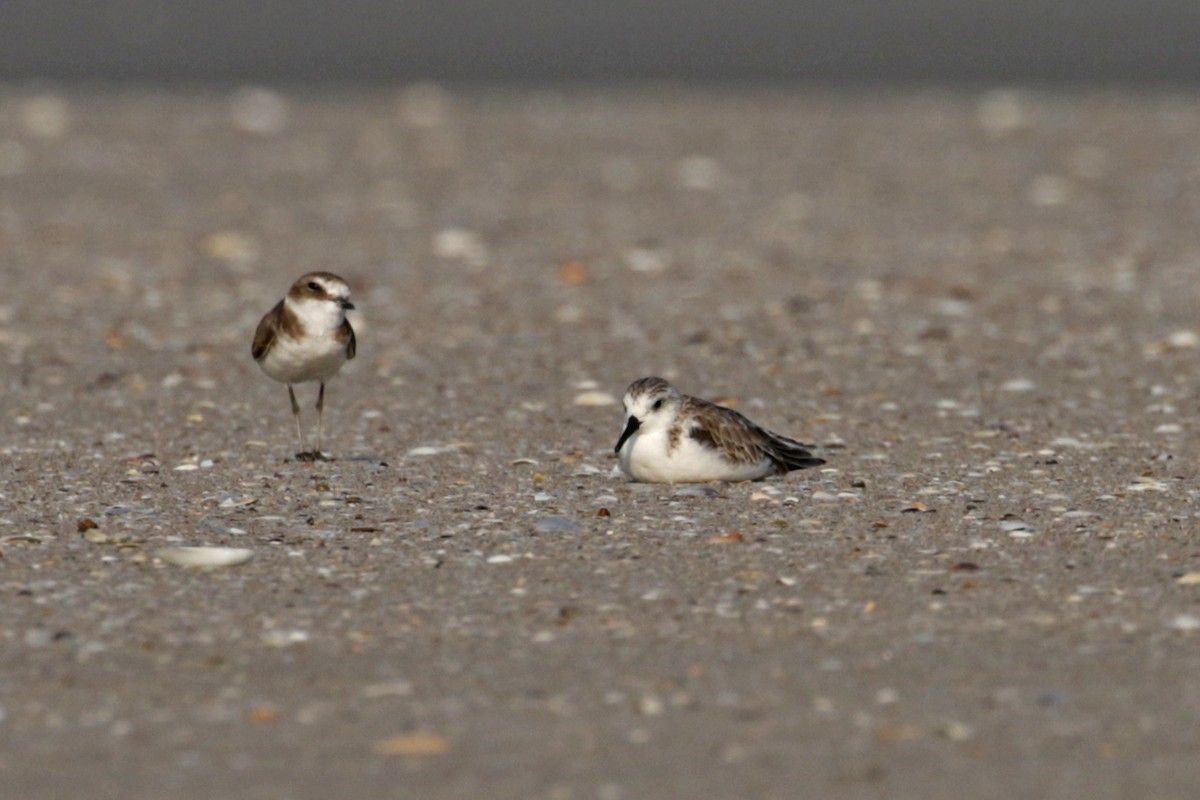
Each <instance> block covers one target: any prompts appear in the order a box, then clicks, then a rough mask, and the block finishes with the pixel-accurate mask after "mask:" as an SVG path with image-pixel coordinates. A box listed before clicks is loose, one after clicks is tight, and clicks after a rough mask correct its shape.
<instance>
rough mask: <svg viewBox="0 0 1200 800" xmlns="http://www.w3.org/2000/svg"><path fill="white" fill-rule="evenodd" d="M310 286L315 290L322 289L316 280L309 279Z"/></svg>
mask: <svg viewBox="0 0 1200 800" xmlns="http://www.w3.org/2000/svg"><path fill="white" fill-rule="evenodd" d="M308 288H310V289H312V290H313V291H314V292H319V291H321V287H320V286H319V285H317V282H316V281H309V283H308Z"/></svg>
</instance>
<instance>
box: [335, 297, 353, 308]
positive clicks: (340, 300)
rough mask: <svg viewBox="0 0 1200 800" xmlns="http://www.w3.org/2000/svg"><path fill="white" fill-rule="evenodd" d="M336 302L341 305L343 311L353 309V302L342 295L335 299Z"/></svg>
mask: <svg viewBox="0 0 1200 800" xmlns="http://www.w3.org/2000/svg"><path fill="white" fill-rule="evenodd" d="M337 304H338V305H339V306H341V307H342V310H343V311H351V310H353V309H354V303H351V302H350V301H349V300H347V299H346V298H344V297H339V298H338V299H337Z"/></svg>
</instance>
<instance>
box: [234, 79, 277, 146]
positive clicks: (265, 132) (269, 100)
mask: <svg viewBox="0 0 1200 800" xmlns="http://www.w3.org/2000/svg"><path fill="white" fill-rule="evenodd" d="M229 115H230V118H231V119H232V121H233V127H234V128H236V129H237V130H239V131H241V132H242V133H249V134H253V135H255V136H277V135H278V134H280V133H283V131H284V129H285V128H287V124H288V102H287V100H286V99H285V98H284V97H283V95H281V94H279V93H278V92H273V91H271V90H270V89H261V88H255V87H246V88H242V89H238V90H237V91H236V92H234V93H233V97H232V98H231V99H230V101H229Z"/></svg>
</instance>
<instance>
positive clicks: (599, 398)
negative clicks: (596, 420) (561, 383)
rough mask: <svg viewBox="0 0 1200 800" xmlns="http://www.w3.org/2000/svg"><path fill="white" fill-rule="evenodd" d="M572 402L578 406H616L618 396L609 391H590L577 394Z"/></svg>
mask: <svg viewBox="0 0 1200 800" xmlns="http://www.w3.org/2000/svg"><path fill="white" fill-rule="evenodd" d="M572 402H573V403H574V404H575V405H577V406H615V405H616V404H617V398H615V397H613V396H612V395H611V394H609V393H608V392H601V391H590V392H580V393H579V394H577V395H575V399H574V400H573V401H572Z"/></svg>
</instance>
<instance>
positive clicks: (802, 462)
mask: <svg viewBox="0 0 1200 800" xmlns="http://www.w3.org/2000/svg"><path fill="white" fill-rule="evenodd" d="M760 430H761V429H760ZM763 433H765V434H766V435H767V438H768V439H770V442H771V446H770V448H769V449H768V451H767V453H768V455H770V456H771V459H772V460H773V461H774V462H775V463H776V464H781V465H783V467H784V468H783V469H782V470H780V471H781V472H790V471H792V470H794V469H804V468H805V467H819V466H821V465H822V464H824V463H825V459H823V458H817V457H816V456H814V455H813V454H812V453H810V452H809V451H808V450H807V449H806V448H807V445H803V444H801V443H800V442H797V441H796V440H795V439H789V438H788V437H786V436H780V435H779V434H778V433H774V432H772V431H763Z"/></svg>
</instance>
